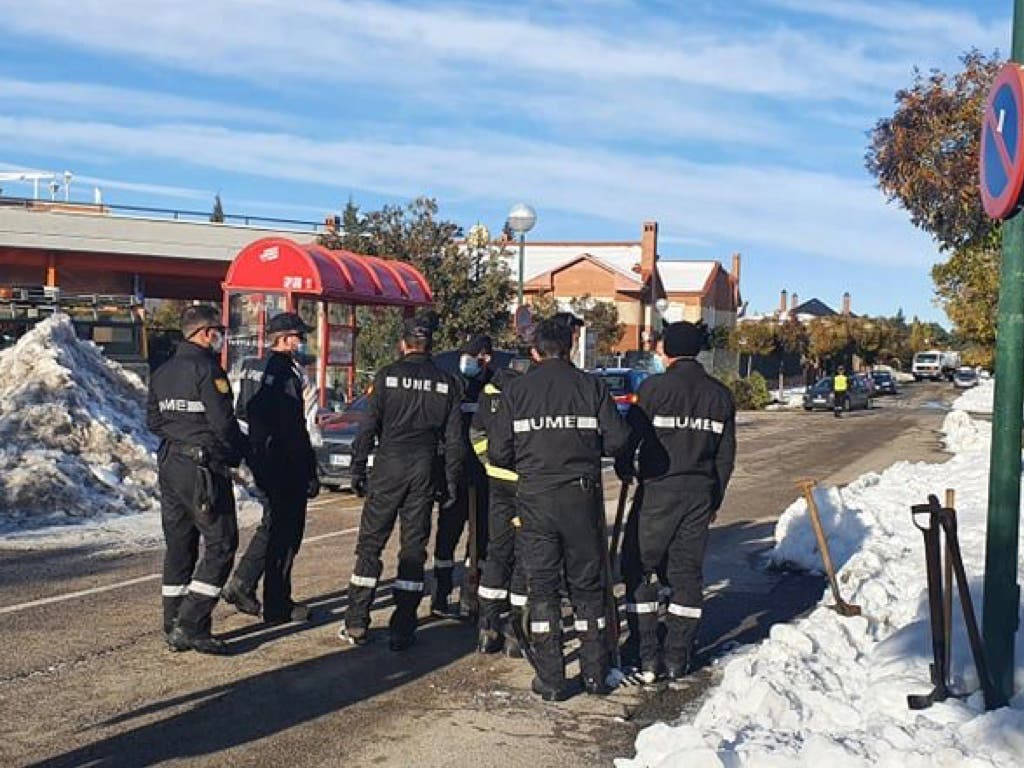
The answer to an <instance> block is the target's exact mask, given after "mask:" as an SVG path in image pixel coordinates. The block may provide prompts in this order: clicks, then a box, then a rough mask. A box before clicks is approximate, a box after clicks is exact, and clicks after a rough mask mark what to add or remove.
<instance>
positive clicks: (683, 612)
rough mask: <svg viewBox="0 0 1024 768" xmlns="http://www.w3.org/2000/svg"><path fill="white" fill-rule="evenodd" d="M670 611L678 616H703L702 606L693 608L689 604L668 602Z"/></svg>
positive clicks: (688, 617) (690, 617) (693, 617)
mask: <svg viewBox="0 0 1024 768" xmlns="http://www.w3.org/2000/svg"><path fill="white" fill-rule="evenodd" d="M668 612H669V613H671V614H674V615H676V616H682V617H683V618H685V619H699V618H700V616H701V609H700V608H693V607H691V606H689V605H677V604H676V603H669V604H668Z"/></svg>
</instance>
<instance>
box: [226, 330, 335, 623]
mask: <svg viewBox="0 0 1024 768" xmlns="http://www.w3.org/2000/svg"><path fill="white" fill-rule="evenodd" d="M312 330H313V329H312V328H310V327H309V326H308V325H306V324H305V323H304V322H303V321H302V318H300V317H299V316H298V315H297V314H295V313H294V312H285V313H282V314H279V315H276V316H274V317H273V318H272V319H271V320H270V322H268V323H267V326H266V334H267V341H268V343H269V345H270V354H269V355H268V357H267V360H266V365H265V366H264V371H263V377H262V380H261V382H260V388H259V390H258V391H257V392H256V394H255V395H253V396H252V397H251V398H250V399H249V401H248V403H247V404H246V415H247V416H248V419H249V441H250V444H251V445H252V453H253V462H252V465H253V467H254V475H255V476H256V483H257V485H258V486H259V487H260V489H261V490H262V491H263V492H264V494H266V497H267V502H268V503H266V504H265V505H264V513H263V520H262V521H261V522H260V525H259V527H258V528H257V529H256V532H255V533H254V534H253V537H252V540H251V541H250V542H249V547H248V548H247V549H246V552H245V555H244V556H243V557H242V560H241V562H239V564H238V567H237V568H236V569H235V573H234V576H232V578H231V581H230V582H229V583H228V585H227V587H225V589H224V599H225V600H227V601H228V602H229V603H233V604H234V605H235V606H236V607H237V608H238V609H239V610H240V611H242V612H244V613H249V614H253V615H255V614H258V613H259V611H260V604H259V601H258V600H257V599H256V585H257V583H258V582H259V580H260V577H261V576H262V577H263V603H264V604H263V618H264V620H265V621H267V622H269V623H272V624H280V623H285V622H288V621H307V620H308V619H309V618H310V610H309V608H308V606H306V605H303V604H302V603H296V602H294V601H293V600H292V578H291V574H292V565H293V563H294V562H295V556H296V555H297V554H298V552H299V547H300V546H301V545H302V535H303V532H304V531H305V527H306V503H307V501H308V500H309V499H312V498H314V497H316V495H317V494H318V493H319V491H320V483H319V480H318V478H317V468H316V454H315V453H314V451H313V446H312V444H311V442H310V439H309V431H308V429H307V427H306V407H305V400H304V397H303V389H304V381H303V378H304V377H303V373H302V368H301V363H300V360H301V359H302V356H303V350H304V348H305V347H304V345H305V340H306V334H307V333H309V332H310V331H312Z"/></svg>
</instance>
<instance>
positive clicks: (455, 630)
mask: <svg viewBox="0 0 1024 768" xmlns="http://www.w3.org/2000/svg"><path fill="white" fill-rule="evenodd" d="M417 638H418V642H417V645H416V646H415V647H414V648H413V649H412V650H411V651H409V652H407V653H403V654H395V653H391V652H390V651H388V650H387V647H386V643H380V642H377V643H373V644H371V645H369V646H365V647H363V648H352V649H344V650H339V651H338V652H336V653H331V654H329V655H326V656H320V657H317V658H315V659H309V660H307V661H303V662H300V663H297V664H292V665H289V666H286V667H281V668H279V669H274V670H271V671H268V672H263V673H261V674H258V675H255V676H253V677H250V678H246V679H243V680H239V681H236V682H232V683H228V684H224V685H219V686H215V687H212V688H207V689H203V690H199V691H195V692H193V693H189V694H186V695H184V696H179V697H175V698H172V699H167V700H164V701H161V702H156V703H153V704H148V705H146V706H144V707H141V708H139V709H137V710H134V711H132V712H129V713H126V714H125V715H122V716H119V717H118V718H116V719H114V720H110V721H107V722H105V723H102V724H101V726H110V725H115V724H119V723H126V722H130V721H132V720H135V719H139V718H149V717H152V716H154V715H159V714H161V713H166V714H167V717H165V718H164V719H162V720H159V721H158V722H153V723H145V724H141V725H138V726H136V727H135V728H132V729H131V730H128V731H125V732H123V733H119V734H117V735H114V736H111V737H109V738H106V739H103V740H101V741H98V742H96V743H94V744H90V745H88V746H85V747H82V748H80V749H76V750H74V751H72V752H67V753H65V754H63V755H59V756H57V757H53V758H50V759H47V760H44V761H41V762H38V763H35V765H36V766H40V767H43V766H45V767H46V768H71V767H72V766H83V765H89V766H118V768H134V767H136V766H139V767H141V766H149V765H155V764H158V763H162V762H164V761H169V760H188V759H190V758H198V757H202V756H207V755H213V754H216V753H218V752H221V751H222V750H226V749H231V748H233V747H237V746H239V745H243V744H247V743H252V742H255V741H257V740H259V739H263V738H266V737H269V736H273V735H275V734H278V733H281V732H282V731H286V730H288V729H289V728H293V727H295V726H299V725H302V724H304V723H308V722H310V721H312V720H315V719H317V718H320V717H323V716H325V715H329V714H331V713H334V712H337V711H339V710H342V709H344V708H345V707H348V706H350V705H352V704H356V703H358V702H360V701H363V700H366V699H369V698H372V697H374V696H377V695H380V694H382V693H385V692H387V691H389V690H392V689H394V688H397V687H399V686H403V685H406V684H407V683H410V682H413V681H415V680H417V679H419V678H421V677H423V676H425V675H429V674H430V673H431V672H434V671H435V670H437V669H439V668H441V667H444V666H446V665H448V664H450V663H452V662H453V661H455V660H456V659H458V658H460V657H462V656H464V655H466V654H468V653H470V652H471V651H472V650H473V647H474V642H475V636H474V635H473V633H470V632H466V631H465V629H464V628H463V627H461V626H456V625H451V624H446V623H435V624H427V625H425V626H422V627H421V629H420V631H419V633H418V634H417ZM182 706H188V709H187V710H186V711H180V708H181V707H182ZM299 762H301V760H300V761H299Z"/></svg>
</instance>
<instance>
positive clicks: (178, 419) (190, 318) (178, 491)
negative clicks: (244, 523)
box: [147, 305, 248, 654]
mask: <svg viewBox="0 0 1024 768" xmlns="http://www.w3.org/2000/svg"><path fill="white" fill-rule="evenodd" d="M181 331H182V335H183V336H184V341H182V342H181V343H180V344H179V345H178V348H177V349H176V350H175V353H174V356H173V357H172V358H171V359H170V360H168V361H167V362H166V363H164V364H163V365H162V366H160V367H159V368H158V369H157V370H156V371H155V372H154V373H153V376H152V379H151V380H150V387H149V403H148V408H147V422H148V424H149V428H150V429H151V430H152V431H153V433H154V434H155V435H156V436H157V437H159V438H160V449H159V452H158V454H157V457H158V465H159V479H160V515H161V521H162V524H163V529H164V540H165V542H166V544H167V551H166V552H165V554H164V569H163V589H162V593H163V609H164V633H165V637H166V640H167V644H168V646H169V647H170V648H171V649H172V650H175V651H185V650H189V649H193V650H196V651H199V652H200V653H212V654H223V653H226V652H227V648H226V646H225V645H224V643H223V641H221V640H220V639H218V638H215V637H213V635H212V634H211V633H210V626H211V622H210V613H211V612H212V611H213V607H214V606H215V605H216V603H217V598H218V597H219V596H220V593H221V588H222V587H223V586H224V582H225V581H226V580H227V578H228V574H229V573H230V572H231V565H232V562H233V560H234V556H235V550H236V548H237V547H238V520H237V518H236V516H235V497H234V492H233V488H232V483H231V475H230V468H231V467H237V466H239V464H240V463H241V461H242V458H243V457H246V456H247V455H248V445H247V443H246V441H245V437H244V436H243V435H242V432H241V430H240V429H239V427H238V422H237V421H236V420H235V415H234V409H233V407H232V401H233V398H232V396H231V385H230V384H229V383H228V379H227V375H226V374H225V373H224V369H223V368H221V367H220V364H219V363H218V362H217V357H216V354H217V352H218V351H219V350H220V349H221V345H222V344H223V341H224V326H223V325H221V320H220V312H219V310H217V309H216V308H215V307H212V306H204V305H196V306H191V307H188V308H186V309H185V311H184V312H182V315H181ZM200 538H202V540H203V555H202V557H199V540H200ZM197 561H198V563H197Z"/></svg>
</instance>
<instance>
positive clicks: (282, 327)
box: [266, 312, 313, 336]
mask: <svg viewBox="0 0 1024 768" xmlns="http://www.w3.org/2000/svg"><path fill="white" fill-rule="evenodd" d="M312 330H313V328H312V327H311V326H308V325H306V324H305V323H304V322H302V318H301V317H299V316H298V315H297V314H295V313H294V312H282V313H281V314H279V315H274V316H273V317H272V318H270V322H269V323H267V327H266V332H267V335H268V336H269V335H271V334H274V333H309V332H311V331H312Z"/></svg>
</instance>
